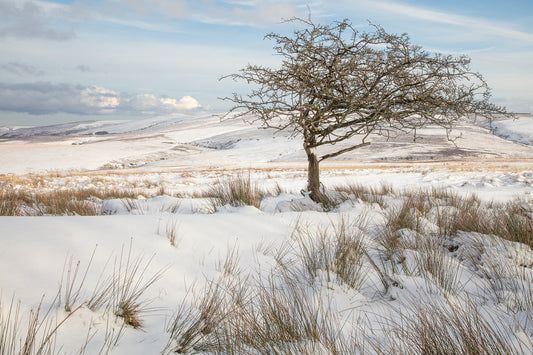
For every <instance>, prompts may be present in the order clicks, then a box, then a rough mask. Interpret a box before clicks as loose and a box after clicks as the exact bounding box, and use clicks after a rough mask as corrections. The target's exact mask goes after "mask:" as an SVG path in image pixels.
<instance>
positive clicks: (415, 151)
mask: <svg viewBox="0 0 533 355" xmlns="http://www.w3.org/2000/svg"><path fill="white" fill-rule="evenodd" d="M531 121H532V119H531V118H522V119H520V120H519V121H511V122H507V121H499V122H496V123H495V125H497V127H498V128H497V130H496V132H507V133H505V136H506V137H508V138H509V137H510V138H513V139H514V140H520V141H521V142H525V143H527V142H529V141H528V139H530V138H528V134H529V133H528V132H529V131H528V130H530V129H531V127H532V126H533V124H531ZM452 135H453V136H454V137H458V138H457V139H456V140H455V142H454V143H452V142H450V141H448V140H447V139H446V137H445V132H444V131H443V130H442V129H440V128H438V127H427V128H425V129H423V130H420V132H418V133H417V141H416V142H413V139H412V137H411V136H409V135H399V136H398V137H396V138H394V139H391V140H389V141H387V140H386V139H384V138H382V137H378V136H370V137H369V139H368V141H370V142H371V143H372V144H371V145H370V146H367V147H364V148H361V149H357V150H355V151H352V152H349V153H346V154H343V155H341V156H339V157H337V158H336V160H338V161H344V162H345V163H354V162H361V161H389V160H393V161H399V160H415V161H416V160H439V159H476V158H499V159H506V158H509V159H511V158H513V159H514V158H531V157H532V156H533V148H532V147H531V146H528V145H523V144H522V145H520V144H516V143H515V142H513V141H510V140H507V139H504V138H501V137H498V136H496V135H493V134H491V133H490V131H489V130H488V129H486V128H483V127H480V126H477V125H474V124H468V123H464V124H461V125H459V126H458V127H457V128H456V129H455V130H454V131H453V132H452ZM516 137H522V138H516ZM358 139H359V138H358V137H354V138H353V139H351V140H350V141H348V142H342V143H339V144H338V145H337V146H335V147H324V148H323V152H324V153H325V152H327V151H328V150H330V149H332V148H333V149H339V148H343V147H345V146H346V147H347V146H348V145H349V144H354V143H358ZM280 162H294V163H298V162H305V154H304V152H303V149H302V146H301V140H300V138H299V137H289V136H288V133H287V132H279V131H274V130H270V129H259V127H258V126H257V125H249V124H248V123H245V122H242V121H240V120H224V121H221V120H220V118H219V117H218V116H216V115H197V116H185V115H170V116H162V117H155V118H150V119H144V120H134V121H125V122H114V123H109V122H81V123H71V124H65V125H56V126H48V127H35V128H19V129H14V130H11V131H9V132H7V133H3V135H2V138H0V173H27V172H43V171H49V170H73V169H74V170H86V169H89V170H94V169H102V168H136V167H142V168H157V167H184V166H187V167H191V166H197V167H209V166H212V165H213V164H215V165H216V166H228V167H237V166H241V167H252V166H257V165H258V164H259V165H261V164H262V166H263V165H264V164H271V165H273V166H274V165H276V164H278V163H280ZM328 163H329V162H328V161H326V164H328Z"/></svg>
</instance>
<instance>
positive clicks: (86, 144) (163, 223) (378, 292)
mask: <svg viewBox="0 0 533 355" xmlns="http://www.w3.org/2000/svg"><path fill="white" fill-rule="evenodd" d="M532 120H533V119H532V118H531V117H521V118H519V119H518V120H516V121H498V122H495V123H494V127H495V128H496V129H495V131H494V133H495V135H493V134H491V132H490V131H489V130H488V129H487V128H484V127H480V126H477V125H473V124H466V123H465V124H463V125H461V126H460V127H458V128H457V129H456V131H457V133H458V134H461V135H462V138H460V139H459V140H458V141H456V143H455V144H456V145H454V144H452V143H450V142H448V141H446V140H445V139H443V138H442V135H441V134H440V133H439V132H440V131H439V129H438V128H431V127H429V128H427V129H424V130H421V131H420V132H418V134H419V135H420V138H422V139H421V140H420V141H417V142H416V143H413V142H412V141H411V140H410V139H409V137H403V136H401V137H398V139H397V140H394V141H392V140H391V141H386V140H383V139H381V138H380V137H370V140H371V141H372V144H371V145H370V146H369V147H365V148H361V149H360V150H356V151H354V152H350V153H348V154H346V155H344V156H340V157H339V159H337V160H332V161H325V162H324V163H322V165H321V168H322V171H321V178H322V181H323V183H324V185H325V186H326V187H328V188H329V187H333V186H340V185H346V184H357V185H361V186H365V187H374V188H376V189H379V188H380V187H382V186H391V187H392V188H393V189H394V190H395V191H403V190H406V191H413V190H420V189H422V190H424V189H425V190H429V189H431V188H443V189H449V190H451V191H453V192H456V193H458V194H459V195H460V196H465V197H466V196H469V195H471V194H476V195H477V196H478V197H479V199H480V200H482V201H486V202H489V201H498V202H506V201H511V200H513V199H515V198H516V197H519V198H521V199H523V200H524V201H526V202H524V203H525V204H526V205H527V206H529V207H530V206H531V202H527V201H528V199H529V201H531V198H532V196H533V187H532V186H533V147H531V145H532V142H533V141H532V140H531V137H533V122H532ZM104 131H105V132H107V133H106V134H96V133H97V132H104ZM4 132H7V133H4ZM273 133H274V132H273V131H271V130H257V127H255V126H250V125H248V124H246V123H243V122H240V121H222V122H221V121H220V119H219V117H217V116H212V115H207V114H206V115H198V116H194V117H189V116H184V115H173V116H164V117H156V118H151V119H147V120H141V121H127V122H112V123H110V122H87V123H75V124H66V125H58V126H52V127H33V128H27V127H26V128H18V129H7V128H6V129H1V130H0V134H2V135H3V136H2V137H0V174H4V175H3V176H0V178H2V179H3V180H2V179H0V184H2V183H4V184H5V183H6V182H10V181H12V182H13V183H12V184H13V185H12V187H13V188H14V189H18V190H23V189H32V188H36V189H38V190H41V191H57V190H61V189H67V188H80V187H86V188H90V187H106V188H109V189H113V188H117V189H135V191H137V192H138V193H139V195H140V197H141V198H140V199H138V200H134V204H133V207H134V208H131V206H130V208H128V207H127V206H128V205H127V204H128V201H127V200H124V199H109V200H106V201H103V202H102V209H103V210H104V211H105V212H106V213H108V214H107V215H102V216H95V217H81V216H70V217H67V216H38V217H37V216H27V217H6V216H3V217H0V238H1V239H0V240H1V242H2V247H1V248H0V270H1V271H0V298H1V302H2V309H1V311H2V312H4V314H5V312H7V308H8V306H9V302H10V300H11V298H12V297H14V298H15V299H17V300H20V302H21V305H22V312H23V313H24V314H25V316H26V317H27V316H28V315H29V310H30V308H32V307H33V308H34V309H35V308H36V307H37V306H38V304H39V302H40V300H41V297H42V296H43V295H44V304H45V305H50V304H52V301H53V299H54V298H55V296H56V295H57V293H58V290H59V288H60V284H61V280H62V275H63V277H64V276H65V272H66V271H65V270H66V266H65V265H66V264H68V262H67V261H68V260H69V258H72V260H73V261H74V264H75V263H76V262H77V261H79V262H80V270H81V271H80V276H79V277H81V274H82V271H84V270H85V268H87V267H89V272H88V273H87V276H86V280H85V281H84V285H83V287H81V295H80V297H79V299H80V301H79V302H78V304H77V305H80V306H81V308H80V309H79V310H77V311H76V312H74V313H73V314H72V315H71V316H70V318H69V319H68V320H67V321H66V325H65V326H62V327H61V328H60V330H59V332H58V334H57V339H56V344H58V346H61V352H62V353H63V352H65V353H77V352H78V351H79V349H80V348H81V346H83V345H84V343H85V341H86V339H87V334H93V337H92V338H91V341H90V342H89V343H88V344H87V348H86V353H87V354H93V353H98V352H99V351H100V349H102V347H103V346H104V345H105V344H104V343H105V341H106V336H109V334H110V332H115V333H113V334H116V332H118V331H119V330H120V329H122V331H123V334H122V335H121V336H120V337H119V338H118V343H117V345H116V346H109V349H110V352H111V353H113V354H150V353H160V352H161V351H163V349H164V348H165V346H166V345H167V342H168V341H169V334H168V333H167V332H166V328H167V327H168V325H169V322H170V320H171V319H172V317H173V315H174V313H175V312H176V309H177V308H178V306H179V304H180V302H182V300H183V299H187V298H189V299H190V298H191V293H190V292H189V291H190V290H191V288H192V285H197V287H198V288H200V289H201V287H202V286H203V285H205V284H206V283H207V282H208V281H209V280H216V279H220V278H224V277H229V276H227V275H226V276H224V275H225V271H224V267H223V264H224V260H226V258H227V255H228V253H231V251H232V250H235V249H237V250H238V268H239V269H240V270H243V273H249V274H250V275H256V274H258V273H262V272H269V271H270V270H273V269H275V267H276V260H277V259H276V258H275V257H274V256H273V250H284V249H283V246H286V247H287V245H288V246H290V247H287V250H288V252H287V255H289V256H290V255H292V254H291V253H294V250H295V248H296V244H297V242H296V240H295V238H296V237H295V235H296V234H297V233H296V232H295V230H296V228H295V227H297V226H299V227H301V228H302V229H304V230H306V231H308V232H309V233H308V234H309V235H313V233H315V234H316V232H317V231H326V230H328V231H331V230H332V229H335V228H337V227H335V226H337V225H338V223H340V222H339V221H341V220H347V221H356V220H358V219H360V218H362V217H361V216H365V218H366V220H367V222H368V224H369V225H370V227H371V228H369V230H370V232H368V233H366V234H365V236H364V241H365V243H366V245H367V246H368V247H369V258H372V260H374V262H378V260H382V259H380V258H382V257H381V252H382V251H381V249H380V248H381V246H380V245H379V243H378V242H377V241H376V238H377V231H378V230H379V226H382V225H383V223H384V221H385V216H384V212H383V210H382V208H381V207H380V206H379V205H378V204H377V203H373V204H372V203H368V202H364V201H362V200H360V199H352V200H348V201H346V202H344V203H342V204H340V205H339V206H338V207H336V209H334V210H332V211H330V212H324V211H323V209H322V208H321V206H319V205H317V204H316V203H314V202H313V201H311V199H310V198H309V197H306V196H302V194H301V193H300V191H301V190H302V189H303V188H304V187H305V182H306V170H305V169H306V161H305V154H304V153H303V150H302V147H301V143H300V142H299V141H298V139H291V138H290V137H289V136H288V135H287V134H284V133H277V134H273ZM243 172H244V174H248V175H249V176H250V179H251V180H252V181H254V182H256V183H257V184H258V185H259V186H260V187H263V188H266V189H268V190H272V189H273V188H274V187H275V186H276V185H279V186H280V187H281V188H282V191H283V192H282V193H280V194H275V195H266V196H265V197H264V198H263V199H262V201H261V203H260V205H259V207H258V208H256V207H252V206H244V207H232V206H229V205H226V206H218V207H216V209H215V210H213V206H212V204H211V201H210V200H209V199H207V198H204V197H200V196H198V195H200V194H201V193H202V192H204V191H206V190H207V189H208V188H209V187H211V186H213V185H215V184H216V183H217V182H219V181H220V179H224V178H225V177H228V176H235V175H238V174H243ZM28 173H31V174H33V175H31V174H30V175H27V174H28ZM32 179H33V180H32ZM30 181H38V183H36V182H33V183H30ZM32 184H34V185H32ZM1 186H2V188H4V187H5V186H7V185H1ZM32 186H33V187H32ZM161 186H162V187H164V195H162V196H155V197H152V196H153V195H154V192H155V191H156V190H157V189H158V188H159V187H161ZM130 202H131V201H130ZM400 203H401V197H398V196H388V197H386V198H385V200H384V205H385V206H388V207H387V208H389V209H390V210H391V209H392V208H393V207H394V206H399V204H400ZM441 207H442V209H441V208H439V209H437V210H436V211H434V212H435V214H437V213H441V212H442V210H443V209H445V208H446V206H441ZM426 225H427V228H429V229H431V228H433V229H435V228H436V226H435V225H434V224H433V222H431V221H429V220H426ZM432 226H433V227H432ZM170 232H172V233H175V237H176V241H175V243H174V244H175V245H171V242H170V241H169V234H170ZM419 238H420V236H419V235H418V234H416V233H415V232H413V231H411V230H408V229H405V230H402V232H401V237H400V239H401V241H402V243H403V244H405V245H415V244H417V240H418V241H419ZM447 242H448V243H450V245H449V246H450V248H449V250H450V251H449V252H446V259H445V260H446V261H447V262H449V263H451V264H453V265H455V266H453V267H456V269H457V276H456V281H455V282H456V283H457V285H459V286H458V287H457V288H458V289H460V290H461V292H460V293H459V294H456V295H450V294H446V292H443V291H442V290H441V289H440V288H439V287H437V286H436V285H435V284H434V283H431V282H428V280H427V278H424V277H423V276H422V275H420V274H418V273H416V272H414V271H412V272H406V273H403V272H399V273H397V274H392V275H393V277H394V278H395V280H393V281H395V282H397V285H398V286H391V287H390V289H389V290H388V291H386V292H385V291H384V290H383V286H382V281H381V279H380V276H379V273H377V272H376V271H375V269H374V268H373V267H372V265H371V264H370V263H369V262H365V263H364V264H363V270H364V273H365V275H366V276H365V277H364V279H363V281H362V286H361V287H360V288H359V289H357V290H354V289H352V288H350V287H348V286H347V285H346V284H343V283H342V282H337V281H335V280H330V279H329V274H328V273H326V272H325V271H324V270H319V272H318V274H317V277H316V280H317V285H319V286H315V287H316V289H314V291H313V292H318V294H320V295H323V296H324V297H327V300H328V301H330V302H331V307H332V309H333V310H336V311H338V314H339V317H340V318H341V321H342V324H344V328H343V332H349V331H350V330H351V329H352V328H351V325H352V324H353V326H354V327H359V328H361V329H363V328H366V329H368V330H369V333H370V334H372V337H374V338H375V339H376V341H377V342H378V343H380V342H383V343H384V344H386V343H387V339H388V338H389V334H387V333H386V331H385V330H384V329H383V328H380V325H381V324H383V322H384V318H386V319H390V322H395V321H396V322H398V321H400V320H401V319H402V318H401V316H400V315H398V314H397V313H394V311H393V310H398V309H399V310H401V312H404V313H405V314H404V316H408V315H410V314H411V313H413V314H414V313H416V312H414V311H413V307H414V308H416V307H419V306H423V305H431V304H432V302H436V303H438V304H441V303H442V302H450V304H457V305H464V304H466V303H467V299H473V300H475V301H476V302H478V307H479V310H480V312H482V313H483V314H487V315H490V316H491V317H494V319H498V321H497V324H496V325H497V326H501V327H502V329H503V328H505V326H506V325H510V326H511V327H513V329H515V330H514V331H513V332H512V334H510V337H511V339H512V340H513V341H515V342H519V341H520V340H521V341H522V342H524V343H525V344H529V345H527V346H526V348H525V349H526V350H527V351H525V352H529V351H532V350H533V349H532V348H531V343H528V341H531V339H532V337H533V328H532V327H531V324H533V323H532V320H533V319H532V316H533V309H531V308H528V309H526V310H521V311H519V312H514V311H513V312H510V311H508V310H507V309H506V307H509V308H512V307H513V305H514V304H515V303H519V301H520V299H519V298H520V297H522V296H521V295H520V294H518V295H517V294H514V293H513V294H505V295H504V296H505V297H503V298H507V299H508V300H509V301H508V303H506V302H507V301H506V302H497V301H496V300H494V299H493V298H492V297H491V296H489V294H490V287H491V286H490V285H489V283H490V280H489V279H487V278H485V277H483V276H482V275H481V274H480V272H479V270H478V271H476V270H475V269H474V267H473V266H472V265H471V264H469V263H472V260H474V259H475V258H478V259H479V260H481V263H480V264H479V265H485V266H486V265H492V264H491V262H492V263H494V261H495V260H497V261H498V262H501V264H502V265H506V266H508V269H506V270H511V269H512V268H519V265H527V267H522V269H523V270H525V271H524V272H525V273H529V274H531V265H532V264H533V252H532V251H531V250H530V248H529V247H528V246H525V245H523V244H520V243H513V242H509V241H503V240H500V239H499V238H498V239H496V238H493V237H490V236H486V235H479V234H477V233H464V232H462V233H459V234H458V235H456V236H455V237H454V238H453V240H449V241H447ZM452 244H453V245H452ZM452 246H453V247H454V248H456V249H455V251H451V250H453V248H452ZM130 247H131V257H132V258H137V257H138V258H141V259H139V260H141V261H142V265H143V266H144V265H146V268H147V269H146V272H145V274H144V277H145V279H146V278H149V277H150V276H151V275H154V274H156V273H158V272H159V271H161V272H162V274H161V277H160V278H159V279H158V280H157V281H156V282H155V283H154V284H153V285H152V286H151V287H149V288H148V289H147V290H146V293H145V294H143V296H142V299H145V300H149V303H148V307H149V308H150V309H151V311H150V310H149V311H147V312H146V313H145V314H143V315H142V321H143V326H142V328H141V329H135V328H133V327H132V326H124V323H123V321H122V320H121V319H120V318H118V317H115V316H114V315H113V312H111V311H110V310H109V309H106V308H105V307H102V308H99V309H96V310H90V309H88V308H87V307H86V306H84V304H83V302H85V300H86V299H87V298H88V297H90V294H91V292H92V290H93V289H94V287H95V285H97V284H98V279H99V278H100V277H101V275H105V277H107V276H110V275H113V273H115V272H116V270H117V266H120V265H122V264H121V262H123V261H125V257H123V258H122V259H121V255H123V256H124V255H127V253H128V250H129V248H130ZM93 253H94V256H92V255H93ZM476 253H477V254H476ZM404 256H405V260H406V261H405V265H406V267H407V269H410V270H415V269H416V260H417V258H420V257H421V253H420V252H419V251H418V250H417V249H416V248H407V249H406V251H405V255H404ZM91 259H92V261H91ZM89 264H90V265H89ZM294 265H295V266H294V267H295V269H298V270H299V268H303V266H300V265H299V264H297V263H296V262H295V264H294ZM384 265H385V264H383V265H382V266H383V267H384V268H385V266H384ZM522 269H520V270H522ZM513 270H514V269H513ZM528 277H530V279H528V280H533V276H531V275H530V276H528ZM79 280H80V279H78V282H79ZM305 282H307V281H305V280H302V283H305ZM320 285H321V286H320ZM63 287H64V285H63ZM529 287H530V289H529V290H531V287H532V284H531V283H529ZM501 292H502V293H503V292H505V291H504V290H502V291H501ZM62 297H63V299H64V294H63V296H62ZM193 298H194V297H193ZM439 302H441V303H439ZM77 305H75V306H77ZM52 313H53V316H55V317H57V319H59V320H61V319H63V318H64V317H66V316H68V313H67V312H65V311H64V310H63V308H62V307H57V306H56V307H55V308H53V312H52ZM387 317H390V318H387ZM356 320H357V321H356ZM23 324H25V323H23ZM505 329H506V328H505ZM107 341H108V340H107ZM385 352H386V351H385Z"/></svg>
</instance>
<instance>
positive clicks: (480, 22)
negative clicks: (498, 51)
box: [369, 1, 533, 44]
mask: <svg viewBox="0 0 533 355" xmlns="http://www.w3.org/2000/svg"><path fill="white" fill-rule="evenodd" d="M369 4H370V6H372V7H374V8H376V9H378V10H380V11H383V12H386V13H392V14H395V15H398V16H402V17H403V18H411V19H416V20H421V21H424V22H430V23H438V24H445V25H453V26H457V27H460V28H462V29H465V28H468V29H470V30H471V31H474V32H477V33H480V34H484V35H488V36H496V37H500V38H502V37H503V38H508V39H512V40H517V41H525V42H527V43H529V44H531V43H533V33H528V32H523V31H519V30H516V29H514V28H512V26H511V24H508V23H501V22H498V21H493V20H488V19H482V18H476V17H471V16H465V15H460V14H454V13H448V12H443V11H436V10H430V9H427V8H423V7H418V6H410V5H405V4H401V3H397V2H392V1H372V2H369Z"/></svg>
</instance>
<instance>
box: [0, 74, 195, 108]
mask: <svg viewBox="0 0 533 355" xmlns="http://www.w3.org/2000/svg"><path fill="white" fill-rule="evenodd" d="M198 108H201V105H200V103H199V102H198V101H197V100H196V99H194V98H193V97H191V96H184V97H182V98H180V99H175V98H169V97H157V96H155V95H152V94H133V95H132V94H127V93H119V92H117V91H113V90H109V89H106V88H104V87H101V86H83V85H71V84H53V83H50V82H34V83H22V84H7V83H0V110H1V111H10V112H19V113H29V114H32V115H43V114H54V113H71V114H79V115H112V114H134V115H135V114H147V115H157V114H166V113H174V112H182V111H190V110H193V109H198Z"/></svg>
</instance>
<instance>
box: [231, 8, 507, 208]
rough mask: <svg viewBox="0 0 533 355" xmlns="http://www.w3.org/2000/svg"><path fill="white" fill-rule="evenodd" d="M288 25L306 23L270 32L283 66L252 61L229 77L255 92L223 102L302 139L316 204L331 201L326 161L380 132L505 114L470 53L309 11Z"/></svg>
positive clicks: (240, 114)
mask: <svg viewBox="0 0 533 355" xmlns="http://www.w3.org/2000/svg"><path fill="white" fill-rule="evenodd" d="M289 21H290V22H297V23H301V24H303V25H304V26H303V28H302V29H297V30H295V31H294V33H293V36H292V37H287V36H283V35H280V34H276V33H270V34H267V35H266V37H265V38H268V39H272V40H274V41H275V43H276V44H275V46H274V50H275V51H276V53H277V54H278V55H280V56H281V57H282V62H281V66H280V67H279V68H276V69H272V68H267V67H263V66H259V65H250V64H249V65H248V66H246V67H245V68H243V69H241V70H240V71H239V72H238V73H236V74H231V75H228V76H225V77H223V78H228V77H229V78H233V79H234V80H237V81H239V80H243V81H246V82H247V83H248V84H252V88H251V91H250V93H248V94H247V95H246V96H242V95H239V94H237V93H233V96H232V97H226V98H224V99H225V100H230V101H232V102H233V103H234V106H233V108H232V109H231V110H230V111H229V112H228V115H230V114H231V117H235V116H237V117H243V118H245V119H250V117H253V118H252V119H251V120H253V121H255V120H259V121H260V122H261V124H262V126H263V127H264V128H274V129H277V130H290V131H291V132H292V134H293V135H298V136H301V137H303V148H304V150H305V152H306V154H307V160H308V163H309V167H308V186H307V189H308V191H309V192H310V196H311V198H312V199H313V200H315V201H317V202H319V201H321V200H322V198H323V195H322V193H321V191H320V177H319V163H320V162H321V161H323V160H325V159H328V158H333V157H336V156H338V155H340V154H343V153H345V152H348V151H351V150H354V149H356V148H360V147H363V146H366V145H368V144H370V143H369V142H367V141H366V139H367V138H368V136H369V135H370V134H371V133H373V134H378V135H382V136H386V137H390V136H391V135H392V134H394V133H398V132H399V131H400V132H408V133H413V134H414V135H415V136H416V130H417V129H418V128H420V127H424V126H427V125H438V126H441V127H444V128H446V130H447V132H449V130H450V129H451V128H452V127H453V126H454V125H455V124H456V123H457V121H458V120H459V119H460V118H462V117H466V116H468V115H472V114H475V115H481V116H485V117H491V115H493V114H496V113H505V110H504V109H503V108H500V107H497V106H495V105H493V104H491V103H490V102H489V98H490V89H489V87H488V85H487V83H486V82H485V80H484V79H483V77H482V76H481V74H479V73H475V72H472V71H471V70H470V68H469V64H470V59H469V58H468V57H465V56H460V57H452V56H445V55H441V54H431V53H428V52H426V51H423V50H422V48H421V47H420V46H415V45H412V44H411V43H410V40H409V37H408V36H407V35H406V34H402V35H397V34H389V33H387V32H386V31H385V30H384V29H383V28H382V27H381V26H377V25H370V26H371V28H372V30H371V31H370V32H360V31H358V30H357V29H355V28H354V27H353V26H352V24H351V23H350V22H349V21H348V20H343V21H340V22H335V23H333V24H331V25H319V24H315V23H313V21H312V20H311V18H310V17H309V19H307V20H306V19H301V18H293V19H291V20H289ZM356 135H357V136H360V137H361V141H360V142H357V143H354V145H350V146H348V147H346V146H345V147H344V148H342V149H341V148H339V149H338V150H337V151H333V152H329V153H327V154H323V155H320V154H319V152H318V151H319V150H318V148H320V147H322V146H331V145H335V144H336V143H340V142H343V141H346V140H347V139H348V138H351V137H353V136H356ZM345 143H346V142H345Z"/></svg>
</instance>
